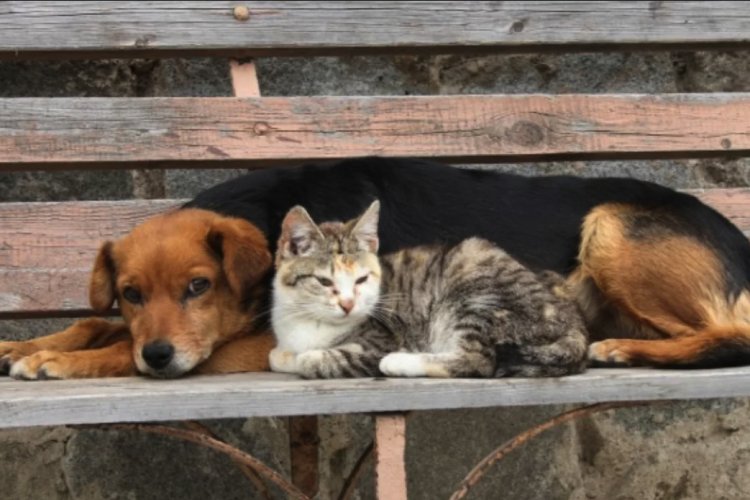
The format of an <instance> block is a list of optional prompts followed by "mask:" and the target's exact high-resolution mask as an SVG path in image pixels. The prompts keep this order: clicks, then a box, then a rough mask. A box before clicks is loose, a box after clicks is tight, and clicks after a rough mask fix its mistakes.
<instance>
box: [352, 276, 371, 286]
mask: <svg viewBox="0 0 750 500" xmlns="http://www.w3.org/2000/svg"><path fill="white" fill-rule="evenodd" d="M368 276H369V274H365V275H364V276H362V277H361V278H358V279H357V281H355V283H356V284H358V285H361V284H362V283H364V282H365V281H367V277H368Z"/></svg>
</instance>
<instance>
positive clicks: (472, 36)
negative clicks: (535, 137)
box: [0, 1, 750, 58]
mask: <svg viewBox="0 0 750 500" xmlns="http://www.w3.org/2000/svg"><path fill="white" fill-rule="evenodd" d="M237 5H246V6H247V7H248V8H249V12H250V17H249V19H247V20H244V21H242V20H237V19H235V18H234V16H233V9H234V7H235V6H237ZM749 32H750V14H749V13H748V10H747V7H746V5H744V2H739V1H734V2H732V1H723V2H720V1H717V2H713V3H712V4H711V8H706V5H705V3H704V2H696V1H674V2H596V1H580V2H571V1H561V2H557V1H554V2H553V1H539V2H535V1H515V2H513V1H511V2H487V1H485V2H451V3H450V5H446V4H444V3H441V2H414V1H395V2H359V3H353V2H340V1H339V2H331V1H324V2H309V1H300V2H289V1H287V2H268V1H259V2H249V3H247V4H243V3H241V2H227V1H214V2H179V3H175V2H164V1H161V2H136V1H127V2H94V1H68V2H65V5H64V7H63V6H62V5H61V4H60V2H53V1H36V2H35V1H30V2H26V1H10V2H0V57H5V58H17V57H19V56H21V57H31V56H44V57H51V56H57V57H60V56H76V55H77V56H78V57H88V58H91V57H110V56H112V55H116V56H119V57H123V56H128V57H135V56H146V57H156V56H170V55H175V54H177V53H179V52H187V53H189V54H204V55H209V54H210V55H238V54H239V55H255V56H258V55H300V54H311V53H312V54H332V55H336V54H341V53H345V54H351V53H353V52H354V51H358V52H394V51H398V52H399V53H403V52H405V51H409V50H411V51H415V50H418V51H422V52H425V51H431V52H453V51H461V50H463V51H466V50H474V51H478V50H490V49H491V50H502V49H505V50H509V51H514V52H522V51H538V50H543V49H550V48H557V49H565V50H567V51H570V50H576V49H578V50H591V49H610V50H622V49H626V48H641V47H643V48H652V47H655V46H659V45H666V46H669V47H677V48H679V49H683V50H684V49H686V48H698V47H710V46H714V45H717V44H718V45H720V46H724V47H739V46H747V45H748V42H749V41H750V39H749V38H748V36H747V33H749ZM183 55H184V54H183Z"/></svg>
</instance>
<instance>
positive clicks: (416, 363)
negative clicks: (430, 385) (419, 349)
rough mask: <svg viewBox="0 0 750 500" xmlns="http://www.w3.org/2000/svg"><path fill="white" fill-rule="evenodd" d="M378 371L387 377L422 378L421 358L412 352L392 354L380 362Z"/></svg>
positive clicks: (423, 366) (424, 372)
mask: <svg viewBox="0 0 750 500" xmlns="http://www.w3.org/2000/svg"><path fill="white" fill-rule="evenodd" d="M379 368H380V371H381V372H382V373H383V375H385V376H387V377H424V376H426V375H427V371H426V369H425V364H424V360H423V357H422V356H421V355H420V354H416V353H412V352H392V353H391V354H388V355H387V356H386V357H384V358H383V359H381V360H380V366H379Z"/></svg>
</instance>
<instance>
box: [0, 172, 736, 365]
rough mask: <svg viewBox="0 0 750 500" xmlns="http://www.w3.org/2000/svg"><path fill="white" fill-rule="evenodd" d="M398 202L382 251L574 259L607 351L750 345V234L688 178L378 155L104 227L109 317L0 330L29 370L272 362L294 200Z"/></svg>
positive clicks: (314, 207)
mask: <svg viewBox="0 0 750 500" xmlns="http://www.w3.org/2000/svg"><path fill="white" fill-rule="evenodd" d="M374 199H379V200H380V201H381V203H382V208H381V222H380V228H379V236H380V242H381V251H382V252H383V253H387V252H391V251H395V250H397V249H399V248H405V247H409V246H414V245H420V244H429V243H455V242H457V241H460V240H462V239H464V238H467V237H470V236H478V237H482V238H485V239H488V240H490V241H493V242H495V243H496V244H498V245H499V246H501V247H502V248H504V249H505V250H506V251H507V252H508V253H510V254H511V255H512V256H513V257H515V258H516V259H518V260H520V261H521V262H523V263H524V264H525V265H527V266H529V267H530V268H532V269H534V270H538V271H553V272H556V273H559V274H561V275H563V276H565V277H566V279H567V285H568V288H569V289H570V290H571V291H572V293H573V294H574V296H575V298H576V300H577V301H578V304H579V305H580V307H581V310H582V312H583V315H584V317H585V319H586V323H587V327H588V329H589V332H590V335H591V341H592V343H591V345H590V350H589V358H590V359H591V361H592V363H594V364H597V363H599V364H617V365H649V366H656V367H681V368H700V367H713V366H729V365H738V364H745V363H748V362H749V361H750V325H749V323H748V321H749V320H750V295H748V279H749V278H750V244H749V243H748V241H747V239H746V238H745V237H744V235H743V234H742V233H741V232H740V231H739V230H738V229H737V228H736V227H735V226H734V225H732V224H731V222H729V221H728V220H727V219H726V218H724V217H723V216H722V215H721V214H719V213H718V212H716V211H715V210H713V209H711V208H710V207H708V206H706V205H705V204H703V203H701V202H700V201H699V200H698V199H696V198H695V197H693V196H690V195H688V194H684V193H679V192H677V191H674V190H672V189H668V188H666V187H663V186H659V185H657V184H653V183H648V182H643V181H637V180H633V179H624V178H601V179H584V178H578V177H573V176H549V177H524V176H519V175H512V174H503V173H497V172H491V171H486V170H476V169H467V168H456V167H451V166H446V165H441V164H437V163H433V162H429V161H423V160H415V159H385V158H378V157H368V158H357V159H350V160H344V161H341V162H338V163H335V164H309V165H303V166H297V167H288V168H276V169H268V170H260V171H255V172H252V173H249V174H246V175H245V176H242V177H239V178H237V179H233V180H231V181H229V182H226V183H223V184H220V185H218V186H214V187H212V188H210V189H207V190H206V191H204V192H202V193H200V194H199V195H198V196H196V197H195V198H194V199H193V200H192V201H190V202H188V203H187V204H186V205H184V206H183V207H181V208H180V209H178V210H175V211H174V212H171V213H167V214H163V215H160V216H157V217H155V218H154V219H151V220H148V221H146V222H145V223H143V224H142V225H141V226H139V227H136V228H135V229H134V230H133V231H132V232H131V233H130V234H128V235H127V236H125V237H124V238H122V239H121V240H119V241H117V242H106V243H104V244H103V245H102V247H101V249H100V251H99V254H98V256H97V258H96V262H95V264H94V271H93V273H92V279H91V286H90V296H91V305H92V307H93V308H94V310H97V311H103V310H106V309H108V308H109V307H110V306H111V305H112V304H113V302H114V301H115V300H116V301H117V302H118V304H119V306H120V308H121V310H122V315H123V318H124V323H110V322H108V321H105V320H102V319H97V318H92V319H87V320H82V321H80V322H78V323H76V324H74V325H73V326H72V327H71V328H69V329H68V330H65V331H63V332H60V333H57V334H54V335H51V336H49V337H42V338H40V339H35V340H31V341H28V342H5V343H0V356H2V358H0V359H2V360H4V364H5V365H6V370H9V371H10V373H11V375H13V376H16V377H18V378H29V379H34V378H39V377H48V378H72V377H84V376H117V375H130V374H134V373H136V372H140V373H144V374H147V375H153V376H159V377H177V376H181V375H183V374H186V373H191V372H199V373H225V372H230V371H260V370H266V369H267V368H268V364H267V354H268V351H269V350H270V349H271V348H272V345H273V340H272V336H271V334H270V332H268V330H267V321H265V319H264V318H265V317H266V316H267V308H268V295H269V294H268V290H269V288H268V286H269V278H270V273H271V266H270V262H271V257H270V256H271V254H272V252H273V251H274V250H275V249H274V248H273V246H274V243H275V242H276V241H277V240H278V236H279V231H280V226H281V220H282V219H283V217H284V215H285V214H286V212H287V211H288V210H289V208H291V207H292V206H294V205H303V206H305V207H307V208H308V210H309V212H310V214H311V216H312V217H313V218H314V219H315V220H347V219H350V218H352V217H354V216H356V215H357V214H358V213H360V212H361V211H362V210H364V208H365V207H366V206H367V205H368V204H369V203H370V202H371V201H372V200H374Z"/></svg>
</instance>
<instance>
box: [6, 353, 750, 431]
mask: <svg viewBox="0 0 750 500" xmlns="http://www.w3.org/2000/svg"><path fill="white" fill-rule="evenodd" d="M0 380H2V381H0V427H20V426H23V427H27V426H35V425H64V424H84V423H106V422H143V421H159V420H183V419H214V418H239V417H264V416H287V415H312V414H336V413H359V412H388V411H407V410H428V409H450V408H480V407H496V406H518V405H547V404H563V403H565V404H567V403H587V404H588V403H595V402H603V401H632V400H637V401H645V400H671V399H703V398H724V397H739V396H749V395H750V384H748V380H750V367H744V368H722V369H714V370H696V371H677V370H664V371H659V370H649V369H595V370H590V371H589V372H587V373H585V374H582V375H576V376H572V377H563V378H550V379H520V378H519V379H491V380H471V379H458V380H437V379H432V380H430V379H381V380H376V379H348V380H313V381H305V380H299V379H296V378H294V377H291V376H284V375H280V374H272V373H247V374H237V375H212V376H202V377H188V378H184V379H178V380H152V379H146V378H123V379H93V380H71V381H44V382H18V381H9V380H8V379H0Z"/></svg>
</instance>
